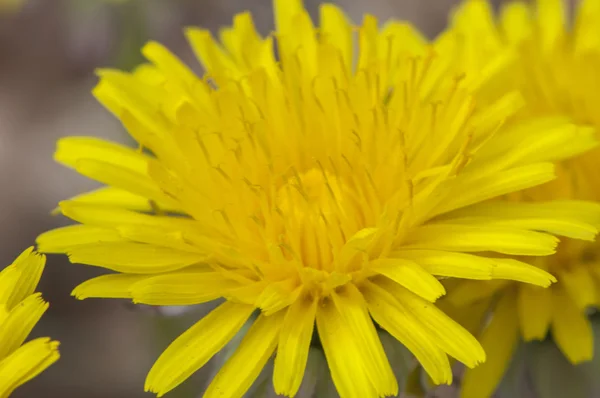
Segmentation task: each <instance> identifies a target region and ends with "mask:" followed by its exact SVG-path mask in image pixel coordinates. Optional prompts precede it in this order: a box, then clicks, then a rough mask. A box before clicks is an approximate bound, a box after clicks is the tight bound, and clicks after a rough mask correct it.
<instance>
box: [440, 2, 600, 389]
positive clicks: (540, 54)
mask: <svg viewBox="0 0 600 398" xmlns="http://www.w3.org/2000/svg"><path fill="white" fill-rule="evenodd" d="M563 6H564V5H563V2H562V1H561V0H538V1H537V3H536V4H534V5H529V4H526V3H521V2H515V3H510V4H507V5H506V6H504V7H503V8H502V10H501V13H500V16H499V17H498V18H496V17H495V16H494V15H493V12H492V9H491V6H490V5H489V4H488V3H487V2H486V1H483V0H472V1H465V2H464V3H463V5H462V6H461V7H460V8H459V9H458V10H457V11H456V13H455V15H454V17H453V21H452V26H451V27H450V28H449V29H448V31H447V32H445V33H444V34H442V35H441V37H440V38H438V40H437V41H436V44H435V45H436V48H437V50H438V51H439V52H440V53H442V54H455V55H456V56H457V59H458V60H460V62H461V65H459V66H458V68H459V69H460V70H461V71H462V72H464V73H467V74H469V73H471V72H472V71H475V70H480V71H484V74H485V73H487V72H489V73H494V74H495V76H496V77H495V78H494V80H493V82H491V83H490V84H483V85H482V86H481V87H479V90H478V92H477V95H476V97H477V99H478V100H479V101H480V102H482V103H484V104H485V103H488V101H489V100H490V99H493V98H497V97H498V96H501V95H504V94H505V93H507V92H511V91H513V90H519V91H520V92H521V93H522V94H523V96H524V99H525V103H526V105H525V107H523V108H522V109H521V110H520V111H519V112H517V113H516V114H515V115H514V116H513V117H512V118H511V119H509V120H508V122H507V123H508V126H514V128H515V129H520V130H521V132H522V134H529V131H528V129H529V128H530V127H531V126H540V125H546V126H547V128H548V129H549V130H552V129H554V128H560V127H558V126H560V125H561V123H563V121H564V120H568V121H572V122H573V123H576V124H578V125H581V126H587V127H584V128H588V129H591V130H594V131H597V129H598V128H599V127H600V113H599V112H598V106H600V79H599V78H598V70H600V2H598V1H597V0H585V1H583V2H581V4H580V5H579V7H578V9H577V15H576V17H575V19H574V24H573V25H572V26H570V25H571V23H570V22H569V21H567V19H566V17H565V14H566V12H565V10H564V9H563ZM546 138H547V139H550V138H549V136H547V137H544V138H543V139H546ZM599 168H600V149H597V148H596V149H593V150H591V151H588V152H587V153H585V154H582V155H579V156H575V157H573V158H570V159H566V160H564V161H562V162H561V163H560V164H559V165H558V166H557V174H558V178H557V179H556V180H554V181H552V182H550V183H547V184H544V185H542V186H540V187H536V188H531V189H528V190H525V191H523V192H520V193H518V194H512V195H508V198H509V199H510V200H513V201H520V202H530V201H547V200H572V199H573V200H589V201H593V202H595V203H594V204H585V205H584V204H582V206H581V207H580V208H579V210H578V211H579V212H580V213H581V215H582V216H585V215H586V214H587V216H586V217H587V219H588V220H589V222H590V223H591V224H593V225H596V226H597V225H598V224H599V221H600V220H599V219H598V207H599V206H598V203H597V202H598V200H600V173H598V170H599ZM537 208H539V207H537ZM598 249H599V247H598V243H596V242H593V241H590V242H582V241H574V240H571V239H566V240H565V241H564V242H561V244H560V246H559V248H558V253H557V254H556V255H555V256H552V257H547V258H537V259H534V260H533V261H531V263H532V264H534V265H536V266H538V267H540V268H541V269H544V270H547V271H549V272H550V273H552V274H553V275H555V276H556V277H557V279H558V283H557V284H555V285H553V286H552V287H551V288H550V289H537V288H534V287H531V286H526V285H517V284H514V283H506V282H504V281H501V282H492V283H472V282H466V283H463V284H461V285H459V286H457V287H455V288H454V289H452V290H453V291H451V292H450V293H449V300H450V302H451V304H452V305H453V306H454V308H453V309H450V311H452V312H453V313H454V312H456V311H459V312H460V311H463V312H466V313H468V314H470V315H467V316H468V317H469V318H470V319H466V320H464V322H466V323H464V324H465V325H467V324H468V325H470V327H469V328H470V329H471V330H473V331H474V332H478V331H479V329H480V327H481V322H482V320H483V319H486V318H485V317H484V316H485V314H486V312H487V310H488V309H490V310H493V311H494V315H493V318H492V320H491V322H489V324H487V325H486V327H485V328H484V330H483V331H482V332H481V335H480V341H481V342H482V345H483V347H484V348H485V349H486V352H487V353H488V361H487V362H486V364H485V365H484V366H481V367H480V368H478V369H475V370H473V371H468V372H467V373H466V376H465V380H464V382H463V385H462V396H463V397H465V398H471V397H473V398H482V397H488V396H490V395H491V394H492V393H493V391H494V389H495V388H496V386H497V384H498V382H499V381H500V379H501V377H502V375H503V373H504V371H505V369H506V367H507V365H508V362H509V361H510V358H511V357H512V354H513V352H514V349H515V348H516V345H517V342H518V339H519V334H520V335H521V337H522V338H523V339H524V340H525V341H530V340H538V339H543V338H544V337H545V336H546V334H547V332H548V330H549V329H551V331H552V336H553V338H554V341H555V342H556V343H557V345H558V347H559V348H560V349H561V350H562V352H563V353H564V355H565V356H566V358H567V359H568V360H569V361H571V362H572V363H573V364H577V363H580V362H582V361H585V360H589V359H591V358H592V357H593V349H594V348H593V336H592V330H591V325H590V323H589V321H588V319H587V316H586V309H587V308H588V307H590V306H597V305H599V304H600V257H599V254H600V252H599V250H598ZM465 308H468V310H465ZM457 316H461V315H457Z"/></svg>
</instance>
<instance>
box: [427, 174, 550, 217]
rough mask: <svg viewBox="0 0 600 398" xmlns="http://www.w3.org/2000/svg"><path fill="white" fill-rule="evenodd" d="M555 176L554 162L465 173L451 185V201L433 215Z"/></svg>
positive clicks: (524, 187)
mask: <svg viewBox="0 0 600 398" xmlns="http://www.w3.org/2000/svg"><path fill="white" fill-rule="evenodd" d="M554 178H555V173H554V167H553V165H552V164H551V163H536V164H528V165H526V166H522V167H515V168H512V169H509V170H503V171H500V172H497V173H494V174H492V175H485V174H484V175H482V174H481V173H470V174H464V175H462V176H460V177H457V179H456V181H454V183H453V184H452V192H450V193H449V194H448V200H446V201H444V202H443V204H442V205H441V206H438V208H436V210H435V212H434V213H433V214H432V215H438V214H443V213H447V212H449V211H452V210H455V209H460V208H461V207H466V206H468V205H472V204H475V203H479V202H483V201H485V200H488V199H493V198H496V197H499V196H501V195H505V194H507V193H511V192H516V191H520V190H522V189H526V188H530V187H533V186H536V185H541V184H543V183H545V182H548V181H551V180H552V179H554Z"/></svg>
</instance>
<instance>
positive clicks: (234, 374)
mask: <svg viewBox="0 0 600 398" xmlns="http://www.w3.org/2000/svg"><path fill="white" fill-rule="evenodd" d="M284 314H285V311H280V312H278V313H276V314H274V315H271V316H265V315H260V316H259V317H258V319H257V320H256V321H255V322H254V324H253V325H252V327H251V328H250V330H248V333H247V334H246V335H245V336H244V339H243V340H242V342H241V344H240V346H239V347H238V348H237V350H235V352H234V353H233V355H232V356H231V358H229V359H228V360H227V362H226V363H225V365H223V367H222V368H221V370H219V373H217V375H216V376H215V378H214V379H213V381H212V382H211V383H210V385H209V386H208V388H207V389H206V392H205V393H204V398H220V397H231V398H241V397H242V396H243V395H244V393H246V391H247V390H248V389H249V388H250V386H251V385H252V383H253V382H254V380H256V378H257V377H258V375H259V374H260V371H261V370H262V369H263V367H264V366H265V364H266V363H267V361H268V360H269V357H271V355H273V352H274V351H275V347H277V341H278V338H279V331H280V330H281V324H282V323H283V317H284Z"/></svg>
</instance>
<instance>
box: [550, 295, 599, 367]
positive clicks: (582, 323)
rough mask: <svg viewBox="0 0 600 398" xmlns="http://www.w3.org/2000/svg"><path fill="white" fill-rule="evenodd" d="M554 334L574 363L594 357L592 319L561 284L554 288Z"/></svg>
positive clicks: (559, 345) (561, 348)
mask: <svg viewBox="0 0 600 398" xmlns="http://www.w3.org/2000/svg"><path fill="white" fill-rule="evenodd" d="M552 336H553V337H554V341H555V342H556V344H557V345H558V348H560V350H561V351H562V352H563V354H565V356H566V357H567V359H568V360H569V361H570V362H571V363H572V364H578V363H580V362H583V361H588V360H590V359H592V358H593V356H594V340H593V339H594V336H593V333H592V326H591V325H590V321H589V319H587V317H586V316H585V313H584V312H583V311H582V310H581V309H579V308H578V307H577V305H576V304H575V303H574V302H573V300H572V299H571V298H570V297H569V296H568V295H567V293H566V292H565V291H564V290H563V288H561V287H560V285H557V286H556V287H555V288H553V289H552Z"/></svg>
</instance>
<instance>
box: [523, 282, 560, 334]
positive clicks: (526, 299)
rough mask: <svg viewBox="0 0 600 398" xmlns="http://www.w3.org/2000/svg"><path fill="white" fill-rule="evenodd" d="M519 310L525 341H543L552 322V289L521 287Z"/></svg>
mask: <svg viewBox="0 0 600 398" xmlns="http://www.w3.org/2000/svg"><path fill="white" fill-rule="evenodd" d="M517 308H518V311H519V323H520V325H521V335H522V336H523V340H525V341H531V340H543V339H544V337H545V336H546V333H547V332H548V328H549V327H550V322H551V320H552V289H543V288H539V287H535V286H519V296H518V307H517Z"/></svg>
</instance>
